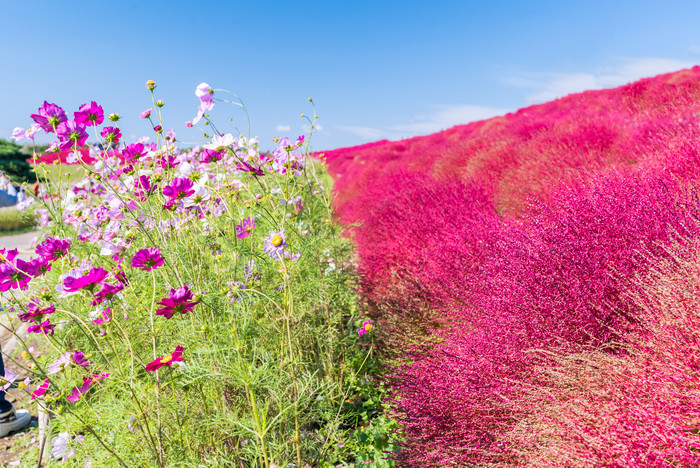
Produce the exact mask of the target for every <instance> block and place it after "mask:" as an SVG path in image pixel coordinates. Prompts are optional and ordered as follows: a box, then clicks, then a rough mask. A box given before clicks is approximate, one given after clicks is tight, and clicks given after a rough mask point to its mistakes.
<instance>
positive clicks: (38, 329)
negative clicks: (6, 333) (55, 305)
mask: <svg viewBox="0 0 700 468" xmlns="http://www.w3.org/2000/svg"><path fill="white" fill-rule="evenodd" d="M55 327H56V325H53V324H52V323H51V321H50V320H44V321H43V322H41V323H40V324H34V325H30V326H29V328H27V331H28V332H29V333H43V334H44V335H51V336H53V329H54V328H55Z"/></svg>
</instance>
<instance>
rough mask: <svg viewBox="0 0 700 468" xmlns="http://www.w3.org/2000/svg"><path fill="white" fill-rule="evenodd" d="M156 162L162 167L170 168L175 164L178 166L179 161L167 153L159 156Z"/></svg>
mask: <svg viewBox="0 0 700 468" xmlns="http://www.w3.org/2000/svg"><path fill="white" fill-rule="evenodd" d="M158 164H159V165H160V167H162V168H163V169H172V168H173V167H175V166H179V165H180V161H178V159H177V158H176V157H175V156H173V155H167V156H163V157H162V158H160V159H159V160H158Z"/></svg>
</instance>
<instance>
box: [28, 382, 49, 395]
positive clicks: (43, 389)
mask: <svg viewBox="0 0 700 468" xmlns="http://www.w3.org/2000/svg"><path fill="white" fill-rule="evenodd" d="M49 385H50V383H49V379H46V380H44V382H43V383H42V384H41V385H40V386H39V387H37V389H36V390H34V391H33V392H32V400H34V399H36V398H39V397H40V396H44V394H45V393H46V392H47V391H48V389H49Z"/></svg>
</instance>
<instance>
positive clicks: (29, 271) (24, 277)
mask: <svg viewBox="0 0 700 468" xmlns="http://www.w3.org/2000/svg"><path fill="white" fill-rule="evenodd" d="M36 275H37V270H36V265H34V264H32V263H31V262H25V261H24V260H22V259H19V258H18V259H16V260H15V263H14V264H12V263H10V262H5V263H2V264H0V291H1V292H4V291H9V290H10V289H27V285H28V284H29V282H30V281H31V279H32V276H36Z"/></svg>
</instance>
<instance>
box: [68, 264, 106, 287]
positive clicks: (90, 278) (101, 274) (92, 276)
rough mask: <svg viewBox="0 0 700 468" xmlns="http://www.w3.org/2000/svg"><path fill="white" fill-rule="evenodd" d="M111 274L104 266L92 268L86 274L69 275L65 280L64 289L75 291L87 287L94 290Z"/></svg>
mask: <svg viewBox="0 0 700 468" xmlns="http://www.w3.org/2000/svg"><path fill="white" fill-rule="evenodd" d="M108 276H109V272H108V271H107V270H105V269H104V268H92V269H91V270H90V271H89V272H88V273H87V274H86V275H83V276H80V277H78V278H75V277H73V276H68V277H67V278H66V279H64V280H63V290H64V291H67V292H75V291H79V290H81V289H87V290H88V291H90V292H92V290H93V289H95V286H97V285H98V284H102V283H103V282H104V280H106V279H107V277H108Z"/></svg>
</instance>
